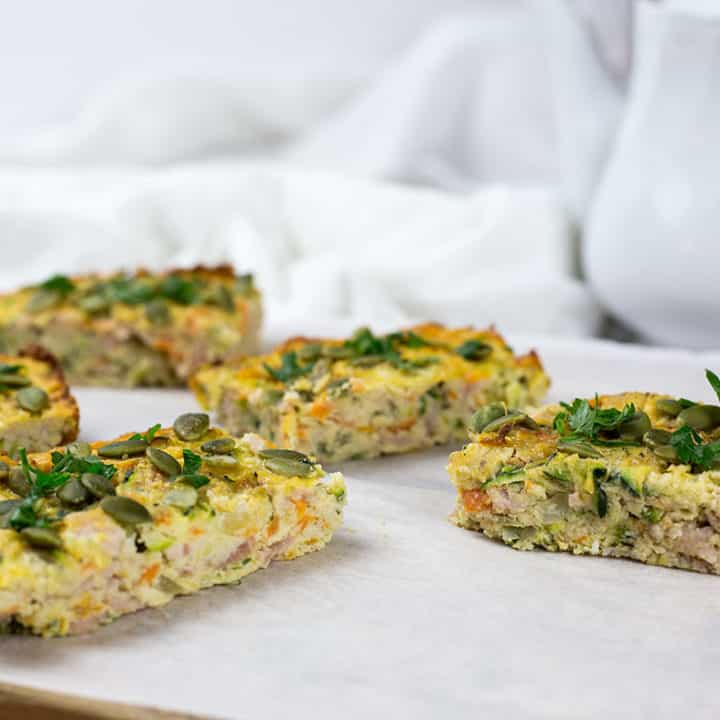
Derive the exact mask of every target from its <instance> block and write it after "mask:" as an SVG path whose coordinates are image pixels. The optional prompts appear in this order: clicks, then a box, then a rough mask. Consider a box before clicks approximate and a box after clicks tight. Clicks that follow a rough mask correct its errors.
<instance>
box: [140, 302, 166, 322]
mask: <svg viewBox="0 0 720 720" xmlns="http://www.w3.org/2000/svg"><path fill="white" fill-rule="evenodd" d="M145 317H146V318H147V319H148V321H149V322H150V323H151V324H152V325H167V324H168V323H169V322H170V308H169V307H168V304H167V302H165V300H151V301H150V302H149V303H147V304H146V305H145Z"/></svg>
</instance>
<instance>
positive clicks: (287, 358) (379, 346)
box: [263, 328, 441, 383]
mask: <svg viewBox="0 0 720 720" xmlns="http://www.w3.org/2000/svg"><path fill="white" fill-rule="evenodd" d="M401 347H408V348H421V347H441V346H440V345H437V344H435V343H432V342H430V341H428V340H425V339H424V338H422V337H420V335H417V334H416V333H414V332H412V331H408V332H397V333H391V334H389V335H375V334H374V333H373V332H372V331H371V330H370V329H369V328H360V329H359V330H358V331H357V332H356V333H355V334H354V335H353V336H352V337H351V338H350V339H349V340H346V341H345V342H343V343H342V344H340V345H326V346H323V345H321V344H319V343H312V344H309V345H305V346H303V347H300V348H298V350H297V351H295V350H290V351H288V352H286V353H285V354H284V355H283V356H282V358H281V360H280V366H279V367H272V366H271V365H268V364H264V366H263V367H264V368H265V371H266V372H267V374H268V375H269V376H270V377H271V378H272V379H273V380H277V381H278V382H283V383H288V382H292V381H293V380H297V379H298V378H300V377H303V376H304V375H307V374H309V373H310V372H311V371H312V370H313V368H314V367H315V364H316V363H317V362H318V361H319V360H320V359H323V358H327V359H328V360H345V361H347V362H349V363H350V364H352V365H357V366H361V367H372V366H373V365H379V364H380V363H388V364H389V365H392V366H393V367H395V368H397V369H398V370H403V371H406V372H412V371H414V370H418V369H419V368H424V367H428V366H429V365H434V364H435V363H437V362H438V358H436V357H422V358H408V357H404V356H403V355H402V354H401V353H400V350H399V348H401ZM303 361H306V362H303Z"/></svg>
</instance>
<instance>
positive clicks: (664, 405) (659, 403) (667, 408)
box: [655, 398, 683, 417]
mask: <svg viewBox="0 0 720 720" xmlns="http://www.w3.org/2000/svg"><path fill="white" fill-rule="evenodd" d="M655 410H656V411H657V412H659V413H660V414H661V415H669V416H670V417H677V416H678V415H679V414H680V413H681V412H682V410H683V406H682V403H681V402H680V401H679V400H674V399H673V398H660V399H659V400H656V401H655Z"/></svg>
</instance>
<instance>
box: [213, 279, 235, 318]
mask: <svg viewBox="0 0 720 720" xmlns="http://www.w3.org/2000/svg"><path fill="white" fill-rule="evenodd" d="M211 302H212V304H213V305H217V306H218V307H221V308H222V309H223V310H226V311H227V312H232V311H233V310H235V298H234V297H233V295H232V293H231V292H230V291H229V290H228V289H227V288H226V287H225V285H218V288H217V290H216V291H215V293H214V294H213V296H212V298H211Z"/></svg>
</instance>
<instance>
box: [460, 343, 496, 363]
mask: <svg viewBox="0 0 720 720" xmlns="http://www.w3.org/2000/svg"><path fill="white" fill-rule="evenodd" d="M455 352H456V353H457V354H458V355H459V356H460V357H462V358H465V359H466V360H471V361H473V362H478V361H480V360H485V358H487V357H488V356H489V355H490V353H492V345H488V343H486V342H483V341H482V340H478V339H477V338H473V339H470V340H466V341H465V342H464V343H463V344H462V345H460V347H458V348H457V349H456V350H455Z"/></svg>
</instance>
